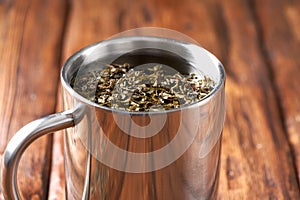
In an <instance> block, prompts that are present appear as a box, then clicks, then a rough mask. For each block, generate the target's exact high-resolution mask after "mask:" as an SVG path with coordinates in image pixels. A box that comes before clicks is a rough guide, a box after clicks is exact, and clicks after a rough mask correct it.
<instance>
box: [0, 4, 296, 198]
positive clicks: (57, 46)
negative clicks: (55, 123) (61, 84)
mask: <svg viewBox="0 0 300 200" xmlns="http://www.w3.org/2000/svg"><path fill="white" fill-rule="evenodd" d="M68 2H69V3H68V4H67V3H66V1H65V0H63V1H59V0H52V1H49V0H48V1H47V0H40V1H38V0H31V1H23V0H15V1H0V113H2V114H1V115H0V125H1V129H0V130H1V134H0V159H1V160H2V155H3V151H4V149H5V146H6V144H7V142H8V141H9V139H10V138H11V137H12V136H13V134H14V133H15V132H16V131H17V130H18V129H19V128H20V127H21V126H23V125H24V124H26V123H28V122H29V121H31V120H33V119H36V118H38V117H40V116H42V115H46V114H48V113H52V112H54V110H55V104H56V98H60V97H59V96H60V94H57V84H58V74H59V65H60V63H61V62H62V61H64V60H66V59H67V58H68V57H69V56H70V55H72V54H73V53H74V52H75V51H77V50H79V49H80V48H82V47H84V46H86V45H88V44H91V43H94V42H96V41H100V40H103V39H106V38H107V37H110V36H112V35H114V34H116V33H118V32H120V31H123V30H127V29H131V28H136V27H143V26H161V27H165V28H171V29H174V30H177V31H180V32H182V33H185V34H187V35H189V36H191V37H192V38H194V39H195V40H196V41H198V42H199V43H200V44H201V45H202V46H203V47H204V48H206V49H208V50H210V51H211V52H213V53H214V54H215V55H216V56H217V57H218V58H220V60H221V61H222V63H223V64H224V66H225V68H226V72H227V82H226V97H227V116H226V122H225V127H224V131H223V141H222V153H221V171H220V182H219V199H299V198H300V194H299V193H300V189H299V188H300V187H299V181H300V172H299V171H300V134H299V130H300V103H299V96H300V94H299V93H300V90H299V83H300V79H299V77H300V68H299V64H300V57H299V55H300V28H299V27H300V24H299V17H300V3H299V1H296V0H290V1H272V0H265V1H258V0H256V1H251V0H248V1H244V0H232V1H218V0H202V1H197V0H186V1H184V2H182V1H178V0H164V1H160V0H152V1H146V0H141V1H134V2H133V1H130V0H124V1H118V0H111V1H104V0H99V1H94V0H86V1H78V0H69V1H68ZM64 30H66V31H65V34H64ZM61 58H62V59H61ZM41 85H43V88H44V89H43V90H41ZM25 102H26V104H25ZM28 108H32V109H28ZM33 108H34V109H33ZM51 141H52V139H51V138H43V139H41V140H39V141H37V142H35V143H34V144H33V146H32V147H31V148H30V149H29V150H28V152H27V153H26V155H24V159H23V160H22V161H21V162H22V163H21V166H20V173H19V177H20V182H19V184H20V187H21V190H22V193H23V195H24V197H25V198H26V199H46V196H47V195H48V193H49V199H61V198H63V197H64V188H63V185H64V184H63V183H61V181H62V177H63V172H62V168H63V162H62V159H63V157H62V156H63V155H62V153H63V151H62V149H61V145H62V144H61V136H56V139H55V145H54V147H53V148H54V149H55V151H54V153H53V154H54V155H53V156H52V159H57V160H56V161H53V165H52V169H51V172H52V174H51V180H50V183H49V173H50V168H49V166H50V164H51V162H50V157H51V148H52V145H51ZM21 177H24V178H21ZM33 180H34V181H33ZM55 181H57V184H55ZM33 183H34V184H33ZM49 185H50V189H48V186H49ZM0 199H1V188H0ZM2 199H3V197H2Z"/></svg>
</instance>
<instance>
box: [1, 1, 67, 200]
mask: <svg viewBox="0 0 300 200" xmlns="http://www.w3.org/2000/svg"><path fill="white" fill-rule="evenodd" d="M63 5H64V4H63V1H36V0H33V1H22V0H19V1H2V2H1V4H0V10H1V12H0V15H1V16H0V30H1V32H0V66H1V67H0V82H1V83H0V98H1V99H0V113H1V116H0V123H1V135H0V137H1V138H0V141H1V142H0V152H1V155H3V152H4V148H5V146H6V144H7V142H8V141H9V139H10V138H11V137H12V136H13V135H14V134H15V133H16V131H17V130H18V129H20V128H21V127H22V126H23V125H25V124H26V123H28V122H29V121H31V120H33V119H37V118H38V117H40V116H42V115H46V114H49V113H52V112H54V111H55V102H56V101H55V97H56V90H57V84H58V74H59V66H58V64H59V58H60V44H61V43H60V41H61V39H62V38H61V36H62V30H63V20H61V19H63V18H64V7H63ZM54 12H55V13H56V14H55V15H53V13H54ZM51 146H52V139H51V137H43V138H41V139H39V140H38V141H36V142H35V143H34V144H33V145H31V146H30V147H29V149H28V150H27V151H26V153H25V154H24V156H23V157H22V159H21V162H20V167H19V172H18V183H19V187H20V190H21V191H22V192H21V193H22V196H23V197H24V199H46V197H47V194H48V184H49V173H50V163H51ZM1 159H2V156H1Z"/></svg>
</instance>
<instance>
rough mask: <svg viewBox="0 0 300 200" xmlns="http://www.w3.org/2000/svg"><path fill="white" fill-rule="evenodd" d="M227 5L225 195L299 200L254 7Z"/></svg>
mask: <svg viewBox="0 0 300 200" xmlns="http://www.w3.org/2000/svg"><path fill="white" fill-rule="evenodd" d="M221 6H222V13H223V16H224V22H225V26H224V27H225V29H224V31H227V34H228V38H227V40H228V41H229V46H228V47H227V48H228V62H227V64H226V69H227V73H228V79H227V80H228V81H227V105H228V107H227V122H226V125H225V130H224V132H225V133H224V140H223V144H224V145H223V154H222V176H221V185H220V195H221V197H223V198H224V199H228V198H229V199H241V198H245V199H266V198H271V199H298V198H299V188H298V185H297V179H296V172H295V169H294V168H293V160H292V157H291V156H290V154H291V151H292V150H291V149H290V147H289V144H288V141H287V138H286V135H285V130H284V126H283V124H282V121H281V116H280V110H279V109H278V107H277V106H278V103H279V102H278V101H277V99H276V91H274V88H273V82H272V78H273V77H272V74H270V69H269V66H268V63H267V61H266V60H265V57H264V55H263V53H262V51H263V49H261V45H260V42H261V41H260V40H259V37H260V35H259V34H260V32H258V31H257V24H256V20H255V18H254V17H253V15H254V13H253V10H252V7H251V6H250V4H248V3H247V2H246V1H242V0H233V1H222V3H221ZM259 6H260V4H259ZM224 170H225V171H224Z"/></svg>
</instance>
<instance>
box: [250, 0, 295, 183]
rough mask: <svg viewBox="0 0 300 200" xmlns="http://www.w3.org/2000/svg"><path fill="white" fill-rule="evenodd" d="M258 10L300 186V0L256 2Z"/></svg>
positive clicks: (262, 37) (262, 38) (263, 43)
mask: <svg viewBox="0 0 300 200" xmlns="http://www.w3.org/2000/svg"><path fill="white" fill-rule="evenodd" d="M255 10H256V15H257V16H256V17H257V21H258V26H259V27H258V28H259V30H260V32H261V41H262V48H263V50H264V51H263V52H262V53H263V56H264V57H265V59H266V62H267V64H268V65H269V68H270V73H271V74H272V76H273V77H272V81H273V82H274V89H275V90H276V94H277V96H276V98H277V100H278V102H279V104H278V106H279V108H280V109H281V115H282V116H281V120H282V122H283V123H284V124H283V126H284V128H285V134H286V135H287V137H288V141H289V144H290V147H291V150H292V151H291V153H290V155H289V156H291V157H292V158H293V159H294V163H293V166H294V168H295V171H296V172H297V174H298V177H297V178H298V187H299V188H300V185H299V182H300V134H299V130H300V114H299V113H300V101H299V96H300V90H299V84H300V80H299V77H300V68H299V65H300V57H299V55H300V27H299V20H298V19H299V17H300V2H299V1H291V2H289V1H281V2H279V3H277V4H272V3H271V1H264V2H263V3H260V2H256V3H255Z"/></svg>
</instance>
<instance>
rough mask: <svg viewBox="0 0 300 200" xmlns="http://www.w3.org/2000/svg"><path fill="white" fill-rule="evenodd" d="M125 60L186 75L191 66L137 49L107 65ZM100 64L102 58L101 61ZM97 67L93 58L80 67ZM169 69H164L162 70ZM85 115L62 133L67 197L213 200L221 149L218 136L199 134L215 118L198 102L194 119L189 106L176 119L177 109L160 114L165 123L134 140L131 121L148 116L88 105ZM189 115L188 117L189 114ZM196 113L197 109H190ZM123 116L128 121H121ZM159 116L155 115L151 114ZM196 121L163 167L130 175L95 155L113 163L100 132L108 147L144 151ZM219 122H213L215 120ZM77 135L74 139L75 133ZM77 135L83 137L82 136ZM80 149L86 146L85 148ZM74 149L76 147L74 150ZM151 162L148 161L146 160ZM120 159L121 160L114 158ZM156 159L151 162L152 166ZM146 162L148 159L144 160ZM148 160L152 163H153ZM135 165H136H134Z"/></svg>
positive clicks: (159, 146)
mask: <svg viewBox="0 0 300 200" xmlns="http://www.w3.org/2000/svg"><path fill="white" fill-rule="evenodd" d="M124 62H127V63H130V64H132V65H134V66H140V65H144V64H147V63H159V64H163V65H165V66H169V67H172V68H173V69H174V70H170V71H169V72H168V73H173V72H174V71H179V72H180V73H181V74H189V73H191V72H193V71H195V68H194V67H193V66H192V65H191V64H190V63H188V62H187V61H186V60H185V59H184V58H182V57H179V56H178V55H175V54H173V53H170V52H166V51H161V50H160V51H157V50H154V49H143V50H142V51H141V50H139V51H134V52H130V53H128V54H125V55H123V56H120V57H118V58H117V59H115V60H114V61H113V63H124ZM101 63H103V61H101ZM95 69H99V61H97V62H95V63H94V64H91V65H90V66H87V67H86V70H87V71H92V70H95ZM168 69H169V68H168ZM86 112H87V113H88V114H87V115H86V116H85V117H84V119H83V120H82V122H80V123H79V124H78V125H77V128H76V132H77V134H74V133H73V132H72V131H69V132H68V133H67V134H66V137H65V148H66V150H65V152H66V169H67V170H68V172H67V174H69V175H68V179H67V181H66V182H67V185H66V187H67V199H81V198H82V196H84V197H85V198H87V199H97V200H98V199H99V200H101V199H108V200H127V199H128V200H177V199H178V200H193V199H195V200H196V199H197V200H199V199H215V198H216V190H217V186H218V176H219V165H220V164H219V156H220V149H221V140H220V138H221V136H220V135H219V133H210V134H213V136H212V137H210V136H209V135H207V134H208V133H206V132H204V131H203V130H206V129H207V128H208V127H207V126H208V125H207V124H209V123H211V122H210V121H209V120H210V119H211V118H214V117H217V116H211V115H213V114H215V113H209V112H210V110H209V109H207V108H206V107H205V106H204V109H203V110H201V109H200V110H199V113H198V114H199V116H201V117H200V119H199V121H195V119H194V118H193V116H195V115H193V114H194V112H195V109H191V110H188V111H187V115H184V117H182V115H181V111H180V110H176V111H174V112H169V113H167V115H166V122H165V124H164V126H163V127H162V129H161V130H160V131H159V132H158V133H157V134H156V135H154V136H152V137H147V138H137V137H134V136H132V135H133V132H134V131H135V130H134V123H135V124H139V125H140V126H146V125H147V124H148V123H149V115H147V114H143V115H139V114H138V113H135V114H128V113H126V114H124V113H123V114H122V113H113V112H112V111H111V110H107V109H102V108H98V107H96V108H88V110H87V111H86ZM189 113H191V115H189ZM113 114H117V115H119V116H120V118H122V119H124V120H123V121H122V124H123V125H124V126H125V127H127V128H128V129H127V130H128V131H129V133H126V132H125V131H124V129H121V128H120V127H119V125H118V124H117V123H116V121H115V118H114V116H113ZM196 114H197V113H196ZM126 115H127V116H130V117H131V118H132V119H134V120H133V121H134V122H132V121H129V122H128V120H126V119H127V118H126ZM157 115H158V116H159V114H157ZM195 123H196V124H199V129H198V128H197V129H195V130H196V136H195V140H194V141H193V142H192V144H191V145H190V146H189V147H188V149H187V150H186V151H185V152H184V153H183V154H182V155H181V156H180V157H179V158H176V159H174V161H173V162H171V163H170V164H168V165H167V166H165V167H163V168H160V169H156V170H153V171H150V172H144V173H140V172H139V173H130V172H125V171H122V170H118V169H115V168H113V167H111V166H110V165H109V164H107V163H103V162H101V161H100V160H101V158H103V157H108V158H109V159H110V160H111V161H112V162H116V163H117V162H118V156H117V151H114V150H111V149H110V148H108V145H107V143H106V142H103V136H101V134H104V135H105V137H107V138H108V139H109V141H110V142H111V143H113V145H115V146H117V147H118V148H120V149H123V150H125V151H127V152H134V153H148V152H154V151H158V150H160V149H162V148H163V147H164V146H166V145H168V144H169V143H170V142H171V141H172V140H173V139H174V138H175V137H176V134H177V132H178V130H179V127H180V126H181V125H182V126H183V130H182V131H183V132H184V134H186V135H187V136H188V135H189V134H191V132H193V131H195V130H192V128H191V127H195ZM217 123H219V122H217ZM78 135H79V137H78ZM80 135H87V137H88V138H87V139H86V140H82V138H80ZM213 137H216V142H215V143H212V144H211V146H207V148H209V150H208V152H207V153H206V154H205V155H204V156H202V157H201V156H200V157H199V154H200V152H201V151H203V149H201V148H202V147H203V146H205V145H203V144H204V143H207V142H211V141H210V140H213V139H212V138H213ZM86 148H89V149H91V151H87V150H86ZM75 149H76V150H75ZM176 151H177V150H176V149H173V150H172V149H170V153H169V156H170V157H171V156H172V155H173V154H175V153H176ZM127 157H129V155H128V156H127V155H126V156H125V165H129V163H130V162H131V160H130V159H127V160H126V158H127ZM152 161H153V160H152ZM120 162H121V161H120ZM155 162H156V160H154V161H153V163H154V164H155ZM150 163H151V162H150ZM153 163H152V164H153ZM136 165H139V163H136Z"/></svg>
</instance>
